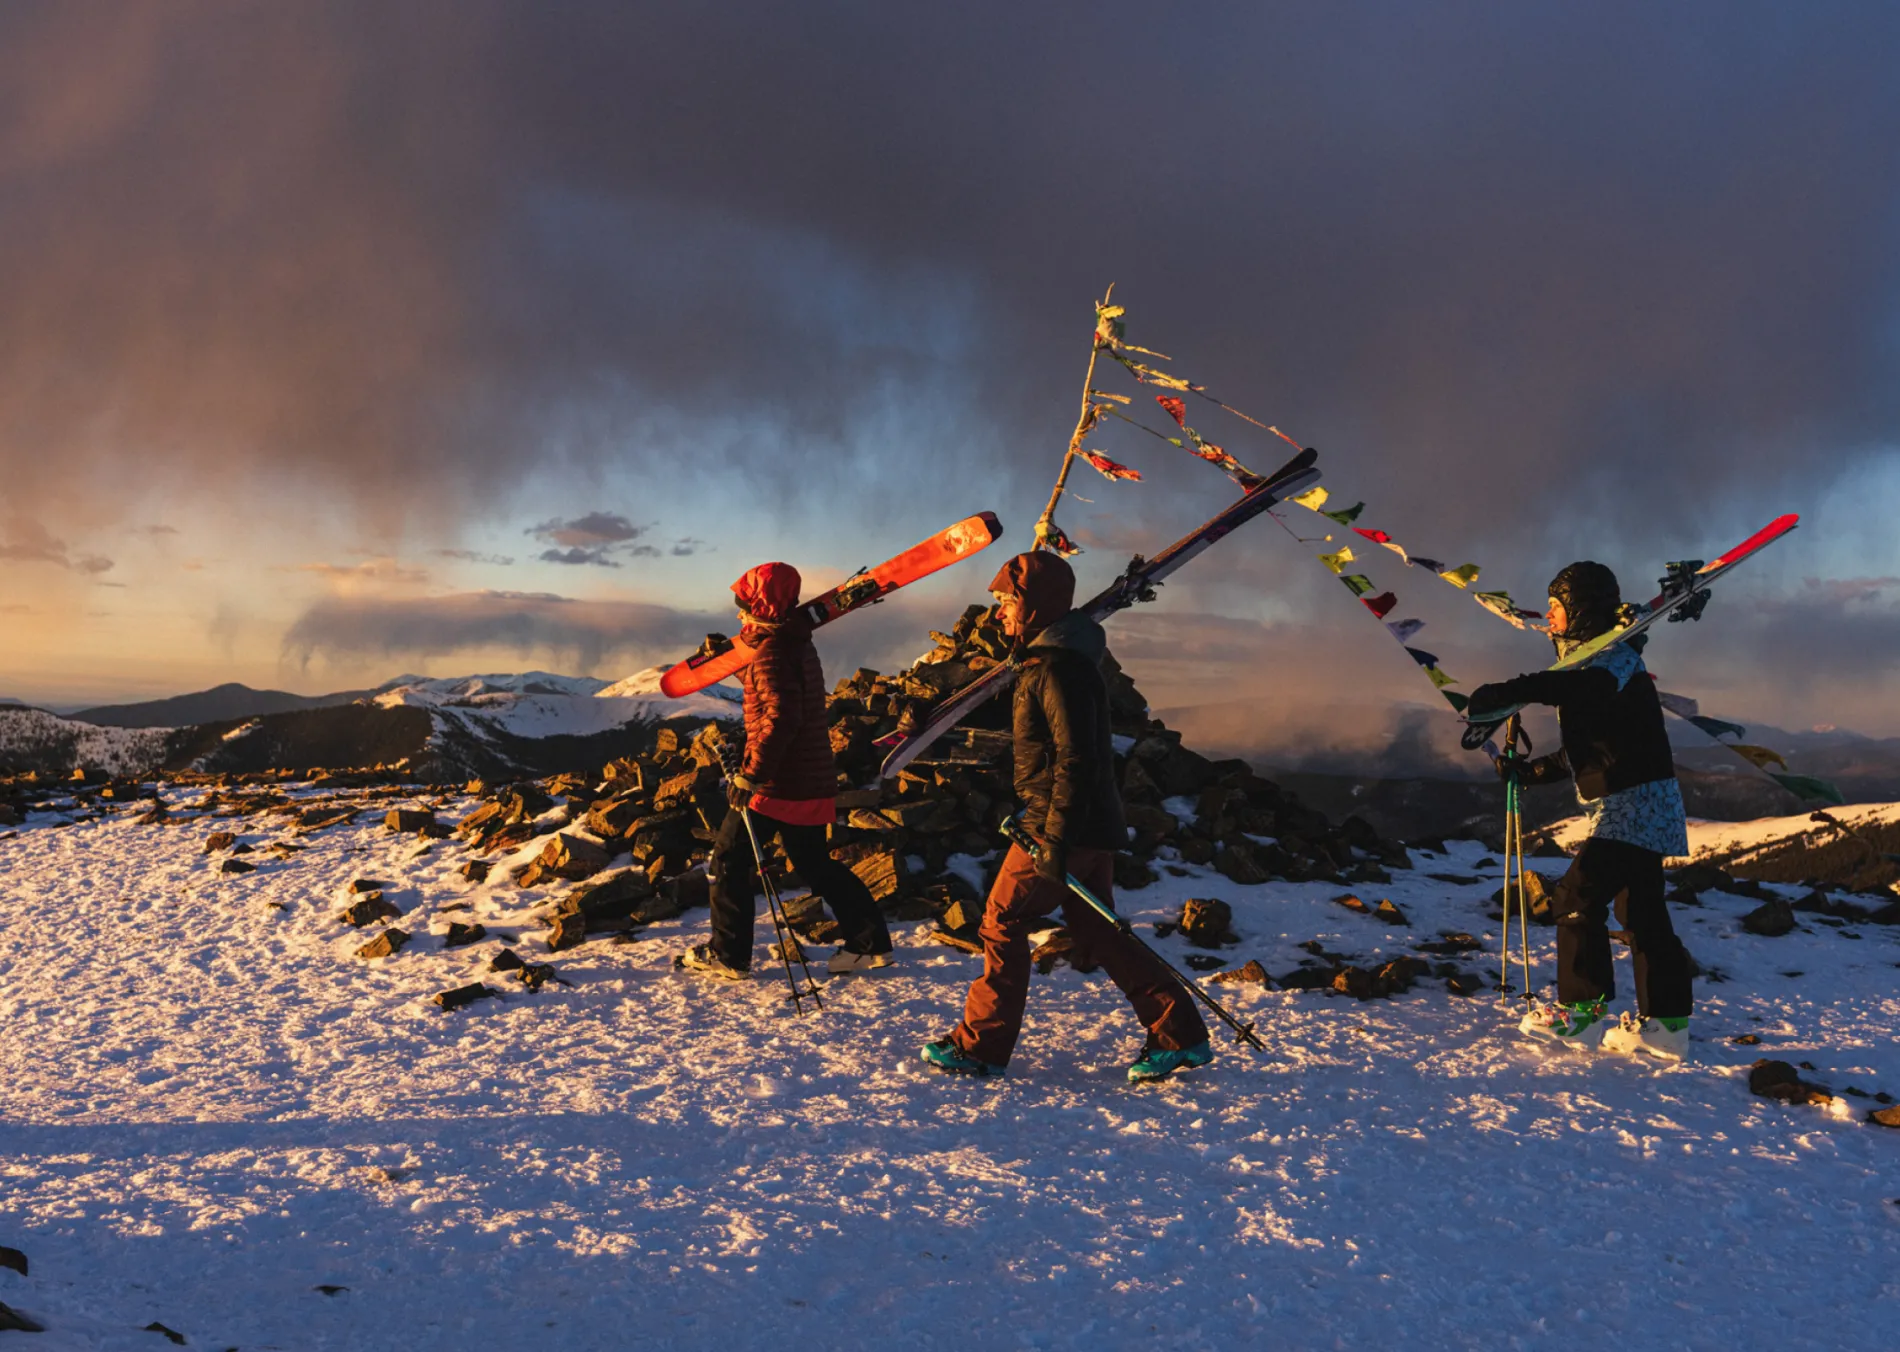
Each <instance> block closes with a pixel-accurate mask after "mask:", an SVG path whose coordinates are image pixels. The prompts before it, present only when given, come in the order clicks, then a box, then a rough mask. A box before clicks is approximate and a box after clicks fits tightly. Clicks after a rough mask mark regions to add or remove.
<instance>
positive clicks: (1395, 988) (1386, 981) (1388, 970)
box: [1373, 958, 1432, 995]
mask: <svg viewBox="0 0 1900 1352" xmlns="http://www.w3.org/2000/svg"><path fill="white" fill-rule="evenodd" d="M1431 970H1432V969H1431V964H1430V963H1428V962H1425V961H1424V960H1423V959H1420V958H1394V959H1392V960H1391V961H1390V962H1388V963H1385V964H1383V965H1381V966H1380V968H1379V969H1378V971H1376V972H1374V973H1373V975H1374V977H1376V978H1377V979H1378V982H1379V984H1380V985H1381V986H1382V987H1383V988H1384V992H1385V993H1386V994H1389V995H1398V994H1400V993H1402V992H1404V991H1409V990H1410V989H1412V983H1413V982H1414V981H1417V980H1419V979H1420V978H1421V977H1425V976H1429V975H1430V974H1431Z"/></svg>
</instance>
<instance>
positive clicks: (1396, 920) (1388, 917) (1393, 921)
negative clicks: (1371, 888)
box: [1373, 900, 1412, 928]
mask: <svg viewBox="0 0 1900 1352" xmlns="http://www.w3.org/2000/svg"><path fill="white" fill-rule="evenodd" d="M1373 914H1374V915H1375V916H1377V917H1378V918H1379V919H1380V920H1383V921H1385V923H1386V924H1388V925H1402V926H1405V927H1406V928H1410V927H1411V924H1412V922H1411V921H1409V920H1407V919H1406V918H1405V912H1404V911H1401V910H1400V909H1399V908H1398V907H1396V906H1394V905H1393V904H1392V903H1391V901H1390V900H1385V901H1381V902H1380V903H1379V906H1378V909H1377V910H1375V911H1374V912H1373Z"/></svg>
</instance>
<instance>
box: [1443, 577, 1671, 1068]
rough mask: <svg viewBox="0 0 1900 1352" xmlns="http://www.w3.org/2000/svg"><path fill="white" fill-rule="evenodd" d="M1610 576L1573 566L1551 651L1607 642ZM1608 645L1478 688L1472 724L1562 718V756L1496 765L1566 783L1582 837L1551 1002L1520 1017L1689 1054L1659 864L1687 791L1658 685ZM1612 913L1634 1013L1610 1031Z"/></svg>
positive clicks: (1556, 1031)
mask: <svg viewBox="0 0 1900 1352" xmlns="http://www.w3.org/2000/svg"><path fill="white" fill-rule="evenodd" d="M1622 612H1623V606H1622V597H1621V592H1620V589H1619V588H1618V586H1617V581H1616V575H1615V574H1614V573H1612V572H1611V571H1610V570H1609V569H1608V568H1606V567H1604V566H1603V565H1602V564H1600V563H1593V562H1590V561H1588V560H1585V561H1583V562H1579V563H1573V564H1571V565H1570V566H1569V567H1568V568H1566V569H1564V570H1563V571H1562V572H1561V573H1559V574H1558V575H1557V576H1556V577H1555V578H1554V579H1552V581H1551V584H1550V615H1549V621H1550V625H1549V630H1550V636H1551V640H1552V642H1553V643H1555V644H1556V646H1557V649H1558V652H1559V653H1565V652H1568V651H1570V650H1571V649H1572V648H1574V647H1575V646H1576V645H1578V644H1580V643H1584V642H1587V641H1589V640H1590V639H1592V638H1596V637H1597V636H1599V635H1601V634H1604V633H1607V632H1608V631H1609V630H1611V629H1612V628H1614V627H1615V626H1616V625H1617V624H1618V623H1619V622H1620V621H1621V617H1622ZM1641 644H1642V638H1641V637H1640V636H1639V637H1638V638H1637V639H1634V640H1631V641H1630V642H1628V643H1616V644H1612V645H1611V646H1610V647H1608V648H1606V649H1605V650H1604V651H1603V652H1602V653H1600V654H1598V655H1597V656H1596V657H1593V658H1592V659H1591V660H1590V661H1589V662H1587V663H1586V664H1585V665H1583V666H1581V667H1577V668H1574V669H1571V670H1568V671H1540V672H1533V673H1531V674H1529V675H1525V676H1519V677H1517V678H1516V679H1514V680H1509V681H1500V682H1498V683H1496V684H1494V685H1484V686H1480V687H1478V689H1476V690H1474V691H1473V692H1472V693H1471V703H1470V709H1469V712H1470V714H1471V716H1472V717H1473V718H1483V717H1485V716H1486V714H1487V713H1489V712H1491V711H1496V710H1502V709H1505V708H1509V707H1510V706H1512V705H1517V704H1548V705H1554V706H1555V707H1556V710H1557V721H1558V725H1559V727H1560V729H1561V735H1562V749H1561V750H1559V751H1557V752H1555V753H1554V754H1552V755H1548V756H1542V757H1539V758H1537V759H1536V760H1533V761H1530V762H1529V763H1528V764H1526V765H1518V766H1513V765H1510V764H1509V763H1507V762H1505V761H1503V760H1502V759H1500V762H1499V769H1500V772H1505V771H1507V769H1508V770H1509V772H1511V773H1515V774H1516V775H1517V777H1518V779H1519V782H1520V783H1525V784H1548V783H1556V782H1560V781H1562V780H1565V779H1571V780H1574V781H1575V783H1576V789H1577V798H1578V800H1579V801H1580V802H1581V803H1582V804H1583V806H1584V809H1585V811H1586V813H1587V815H1588V817H1589V822H1590V835H1589V839H1587V840H1585V841H1584V843H1583V845H1582V847H1581V848H1580V849H1579V850H1578V851H1577V856H1576V858H1575V860H1573V861H1572V863H1571V866H1570V870H1569V872H1567V873H1566V874H1565V875H1564V877H1563V881H1561V882H1560V883H1558V885H1557V889H1556V893H1555V895H1554V896H1553V898H1552V901H1551V911H1552V914H1553V916H1554V917H1555V919H1556V922H1557V1000H1558V1003H1557V1004H1555V1005H1547V1006H1541V1007H1539V1008H1537V1009H1534V1010H1532V1011H1531V1012H1530V1013H1529V1014H1527V1015H1526V1016H1525V1017H1524V1020H1523V1024H1522V1028H1523V1031H1524V1032H1526V1033H1527V1034H1530V1035H1531V1036H1533V1037H1537V1038H1541V1039H1546V1040H1549V1041H1554V1042H1560V1043H1563V1044H1566V1045H1569V1046H1574V1047H1580V1048H1585V1049H1588V1048H1592V1047H1597V1046H1601V1047H1602V1049H1603V1050H1605V1051H1618V1052H1638V1051H1640V1052H1646V1053H1649V1054H1651V1055H1655V1056H1660V1057H1663V1058H1665V1059H1669V1060H1681V1059H1683V1057H1684V1056H1685V1055H1686V1054H1687V1050H1688V1042H1689V1034H1688V1023H1689V1012H1690V1008H1691V1003H1692V997H1693V991H1692V972H1693V966H1692V964H1691V962H1690V959H1689V954H1688V951H1687V950H1686V949H1684V948H1683V946H1682V941H1681V939H1679V938H1678V937H1677V936H1676V931H1675V926H1674V925H1672V924H1671V923H1670V920H1669V910H1668V906H1667V904H1666V903H1665V902H1664V900H1663V868H1662V865H1663V859H1664V857H1665V856H1668V855H1678V856H1680V855H1686V854H1687V853H1688V852H1689V841H1688V835H1687V831H1686V829H1685V821H1684V814H1683V806H1682V791H1681V788H1680V786H1679V785H1678V784H1677V783H1676V767H1675V758H1674V756H1673V755H1672V753H1671V751H1670V747H1669V733H1668V730H1667V729H1666V728H1665V727H1664V725H1663V710H1662V703H1661V701H1660V700H1659V699H1658V698H1657V696H1656V685H1655V682H1654V681H1653V680H1652V679H1651V677H1650V675H1649V673H1648V671H1647V670H1646V669H1645V668H1644V666H1643V660H1642V657H1641V655H1640V653H1639V651H1638V649H1639V648H1640V647H1641ZM1612 906H1614V908H1615V912H1616V915H1617V918H1618V921H1619V923H1620V924H1621V925H1622V926H1623V927H1624V930H1625V932H1626V933H1627V934H1628V936H1629V946H1630V956H1631V958H1632V959H1633V960H1634V963H1635V968H1636V1006H1637V1015H1636V1017H1634V1018H1632V1017H1631V1016H1630V1015H1628V1014H1625V1015H1624V1016H1623V1017H1622V1019H1621V1021H1620V1022H1619V1023H1618V1024H1617V1025H1614V1026H1606V1024H1605V1023H1604V1019H1605V1015H1606V1013H1607V1010H1608V1002H1609V1001H1610V999H1612V998H1613V997H1614V996H1615V994H1616V976H1615V968H1614V964H1613V963H1612V961H1611V950H1610V932H1609V923H1608V921H1609V916H1610V912H1611V908H1612Z"/></svg>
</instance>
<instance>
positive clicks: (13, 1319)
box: [0, 1302, 46, 1333]
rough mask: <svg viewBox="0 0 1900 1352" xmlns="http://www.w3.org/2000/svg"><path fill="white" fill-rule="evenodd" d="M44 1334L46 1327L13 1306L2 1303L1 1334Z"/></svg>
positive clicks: (0, 1312)
mask: <svg viewBox="0 0 1900 1352" xmlns="http://www.w3.org/2000/svg"><path fill="white" fill-rule="evenodd" d="M9 1331H11V1332H14V1333H44V1332H46V1325H44V1324H36V1323H34V1322H33V1321H32V1320H31V1319H28V1318H27V1317H26V1316H25V1315H23V1314H21V1313H20V1312H19V1311H18V1310H16V1309H14V1308H13V1307H12V1306H11V1305H8V1304H6V1303H4V1302H0V1333H5V1332H9Z"/></svg>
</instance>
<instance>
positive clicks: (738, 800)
mask: <svg viewBox="0 0 1900 1352" xmlns="http://www.w3.org/2000/svg"><path fill="white" fill-rule="evenodd" d="M757 792H758V790H757V789H754V788H753V787H752V782H751V781H750V780H748V779H747V778H746V777H745V776H744V775H734V776H733V777H732V778H731V779H728V780H727V781H726V801H727V802H728V803H731V804H732V805H733V806H734V807H746V806H747V805H749V804H750V803H751V802H752V795H753V794H755V793H757Z"/></svg>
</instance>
